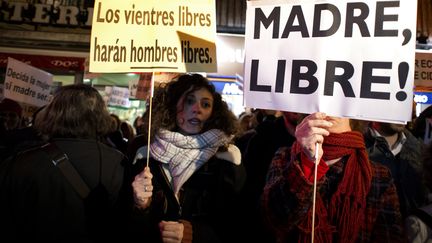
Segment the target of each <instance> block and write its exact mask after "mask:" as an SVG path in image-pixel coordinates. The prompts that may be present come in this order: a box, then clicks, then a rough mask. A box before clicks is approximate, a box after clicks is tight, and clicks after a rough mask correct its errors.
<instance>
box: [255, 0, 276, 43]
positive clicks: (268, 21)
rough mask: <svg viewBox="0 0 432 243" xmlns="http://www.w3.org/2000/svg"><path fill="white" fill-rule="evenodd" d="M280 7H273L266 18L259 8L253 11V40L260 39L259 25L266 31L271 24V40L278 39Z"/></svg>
mask: <svg viewBox="0 0 432 243" xmlns="http://www.w3.org/2000/svg"><path fill="white" fill-rule="evenodd" d="M279 22H280V7H275V8H274V9H273V11H272V12H271V13H270V16H269V17H268V18H267V17H266V16H265V14H264V13H263V11H262V10H261V8H256V9H255V25H254V39H259V38H260V33H261V32H260V31H261V23H262V24H263V25H264V27H265V28H266V29H267V28H268V27H269V26H270V24H272V23H273V35H272V38H273V39H277V38H279Z"/></svg>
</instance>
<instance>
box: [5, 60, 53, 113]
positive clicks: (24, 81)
mask: <svg viewBox="0 0 432 243" xmlns="http://www.w3.org/2000/svg"><path fill="white" fill-rule="evenodd" d="M52 80H53V75H52V74H50V73H47V72H45V71H43V70H40V69H38V68H35V67H32V66H30V65H27V64H25V63H23V62H20V61H17V60H15V59H13V58H10V57H9V58H8V65H7V68H6V78H5V82H4V97H5V98H9V99H11V100H15V101H18V102H23V103H26V104H30V105H34V106H38V107H41V106H44V105H46V104H48V103H49V101H50V99H51V95H50V91H51V84H52Z"/></svg>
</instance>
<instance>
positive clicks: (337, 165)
mask: <svg viewBox="0 0 432 243" xmlns="http://www.w3.org/2000/svg"><path fill="white" fill-rule="evenodd" d="M295 136H296V140H297V141H296V142H295V143H294V144H293V146H292V148H291V149H288V148H284V149H280V150H279V151H278V152H277V153H276V155H275V157H274V158H273V162H272V164H271V166H270V169H269V172H268V179H267V184H266V187H265V189H264V193H263V200H262V202H263V207H264V211H265V214H264V215H266V217H267V218H266V220H267V221H268V223H269V224H270V225H271V226H272V228H273V229H274V231H275V233H276V235H277V238H278V239H279V241H278V242H296V241H297V242H310V241H311V237H312V228H313V229H314V231H313V234H314V239H315V241H316V242H404V237H403V234H402V219H401V214H400V212H399V203H398V198H397V194H396V188H395V186H394V184H393V181H392V178H391V175H390V172H389V171H388V169H386V168H385V167H384V166H380V165H378V164H376V163H373V162H371V161H369V159H368V155H367V153H366V149H365V145H364V140H363V136H362V134H361V133H360V132H356V131H352V129H351V126H350V120H349V119H348V118H334V117H329V116H326V115H325V114H324V113H320V112H317V113H314V114H311V115H309V116H307V117H306V118H305V119H304V120H303V121H302V122H301V123H300V124H299V125H298V126H297V128H296V132H295ZM316 144H318V146H317V145H316ZM315 149H318V151H315ZM316 155H317V156H316ZM315 157H318V158H315ZM314 161H319V164H318V167H317V168H318V169H317V173H316V175H317V182H318V185H317V187H318V189H317V195H316V200H315V201H313V200H312V198H314V197H313V195H312V193H313V190H312V188H313V182H314V174H315V173H314V170H315V169H314V167H315V162H314ZM313 203H315V209H316V210H315V215H314V216H315V218H314V219H315V226H314V227H312V205H313Z"/></svg>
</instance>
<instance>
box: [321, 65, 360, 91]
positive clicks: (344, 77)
mask: <svg viewBox="0 0 432 243" xmlns="http://www.w3.org/2000/svg"><path fill="white" fill-rule="evenodd" d="M336 68H342V69H343V70H344V72H343V73H342V74H340V75H336ZM353 74H354V67H353V66H352V65H351V64H350V63H349V62H345V61H327V64H326V74H325V82H324V95H327V96H332V95H333V91H334V83H335V82H338V83H339V84H340V86H341V87H342V91H343V93H344V95H345V97H355V95H354V91H353V89H352V87H351V84H350V82H349V79H350V78H351V77H352V76H353Z"/></svg>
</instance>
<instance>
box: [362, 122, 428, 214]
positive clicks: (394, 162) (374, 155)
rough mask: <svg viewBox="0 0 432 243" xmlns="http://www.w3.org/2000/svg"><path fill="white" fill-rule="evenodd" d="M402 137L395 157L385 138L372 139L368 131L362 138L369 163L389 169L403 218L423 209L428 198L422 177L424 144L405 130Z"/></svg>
mask: <svg viewBox="0 0 432 243" xmlns="http://www.w3.org/2000/svg"><path fill="white" fill-rule="evenodd" d="M404 134H405V136H406V138H407V140H406V141H405V143H404V144H403V147H402V150H401V151H400V152H399V154H397V155H396V156H394V155H393V154H392V152H391V151H390V149H389V147H388V145H387V142H386V141H385V140H384V138H380V137H378V138H375V137H374V136H372V134H371V131H370V129H368V131H367V132H366V134H365V135H364V138H365V143H366V149H367V152H368V153H369V158H370V160H372V161H375V162H377V163H380V164H382V165H385V166H386V167H388V168H389V169H390V172H391V174H392V177H393V179H394V182H395V185H396V188H397V192H398V196H399V202H400V207H401V213H402V216H403V218H405V217H407V216H408V215H409V214H410V212H412V210H414V209H416V208H418V207H421V206H423V205H425V203H426V195H427V193H426V189H425V186H424V184H423V177H422V173H421V171H422V168H423V165H422V157H421V152H422V146H423V144H422V143H421V142H420V141H419V140H418V139H417V138H415V137H414V136H413V135H412V134H411V133H410V132H409V131H408V130H405V131H404Z"/></svg>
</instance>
